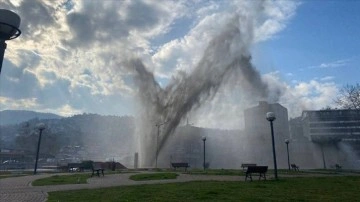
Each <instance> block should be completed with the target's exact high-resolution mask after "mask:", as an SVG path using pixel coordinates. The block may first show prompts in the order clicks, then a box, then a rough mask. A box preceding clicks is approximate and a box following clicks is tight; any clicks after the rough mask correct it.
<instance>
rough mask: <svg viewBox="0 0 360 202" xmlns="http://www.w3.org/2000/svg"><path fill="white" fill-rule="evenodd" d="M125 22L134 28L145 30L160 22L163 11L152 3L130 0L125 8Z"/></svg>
mask: <svg viewBox="0 0 360 202" xmlns="http://www.w3.org/2000/svg"><path fill="white" fill-rule="evenodd" d="M127 12H128V13H127V15H126V20H125V22H126V24H127V25H128V26H129V27H131V28H135V29H139V30H146V29H149V28H151V27H152V26H155V25H156V24H158V23H159V22H160V19H161V16H163V15H164V14H165V13H163V12H162V11H161V10H160V9H158V8H157V7H156V6H154V5H148V4H146V3H144V2H142V1H132V2H131V4H130V5H129V7H128V8H127Z"/></svg>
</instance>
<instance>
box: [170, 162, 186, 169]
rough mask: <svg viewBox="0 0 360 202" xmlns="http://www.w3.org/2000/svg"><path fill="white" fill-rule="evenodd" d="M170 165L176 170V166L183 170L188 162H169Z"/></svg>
mask: <svg viewBox="0 0 360 202" xmlns="http://www.w3.org/2000/svg"><path fill="white" fill-rule="evenodd" d="M171 166H172V167H173V168H174V169H175V170H176V168H185V171H186V169H187V168H188V167H190V166H189V164H188V163H171Z"/></svg>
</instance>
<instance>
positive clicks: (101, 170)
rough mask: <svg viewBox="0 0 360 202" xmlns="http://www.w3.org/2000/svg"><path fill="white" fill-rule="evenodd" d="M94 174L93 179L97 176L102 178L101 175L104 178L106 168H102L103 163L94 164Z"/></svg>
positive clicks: (92, 174)
mask: <svg viewBox="0 0 360 202" xmlns="http://www.w3.org/2000/svg"><path fill="white" fill-rule="evenodd" d="M91 170H92V173H91V177H92V176H94V175H97V176H98V177H100V174H102V176H104V170H105V169H104V167H103V166H102V163H101V162H95V163H93V164H92V168H91Z"/></svg>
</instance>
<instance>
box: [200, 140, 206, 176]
mask: <svg viewBox="0 0 360 202" xmlns="http://www.w3.org/2000/svg"><path fill="white" fill-rule="evenodd" d="M201 139H202V141H203V142H204V163H203V167H204V170H205V141H206V137H205V136H203V137H202V138H201Z"/></svg>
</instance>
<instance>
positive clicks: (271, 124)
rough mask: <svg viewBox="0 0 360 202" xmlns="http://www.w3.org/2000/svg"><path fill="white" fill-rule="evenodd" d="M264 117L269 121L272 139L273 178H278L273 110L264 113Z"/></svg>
mask: <svg viewBox="0 0 360 202" xmlns="http://www.w3.org/2000/svg"><path fill="white" fill-rule="evenodd" d="M266 119H267V120H268V121H270V128H271V140H272V149H273V157H274V170H275V180H277V179H278V175H277V164H276V153H275V140H274V127H273V121H274V120H275V119H276V117H275V114H274V112H268V113H266Z"/></svg>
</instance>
